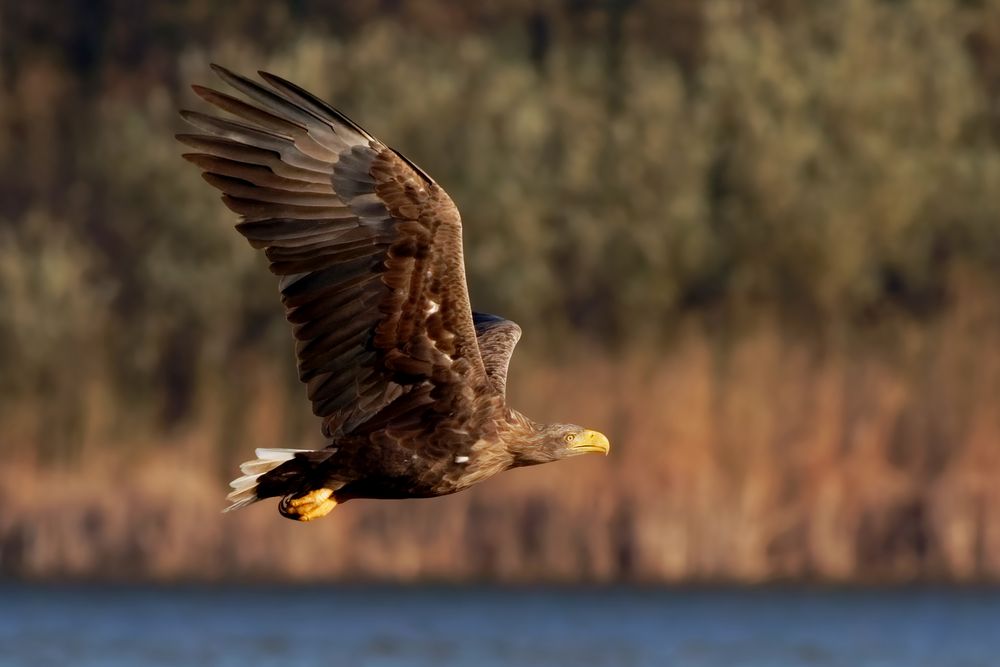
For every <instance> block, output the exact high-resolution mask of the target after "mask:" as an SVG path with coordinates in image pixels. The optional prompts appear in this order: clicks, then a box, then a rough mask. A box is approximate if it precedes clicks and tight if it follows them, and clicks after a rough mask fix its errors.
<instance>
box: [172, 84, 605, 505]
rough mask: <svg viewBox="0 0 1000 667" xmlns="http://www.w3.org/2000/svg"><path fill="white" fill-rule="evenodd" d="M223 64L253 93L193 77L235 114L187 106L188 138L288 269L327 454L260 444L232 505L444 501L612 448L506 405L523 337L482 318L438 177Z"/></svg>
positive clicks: (286, 279)
mask: <svg viewBox="0 0 1000 667" xmlns="http://www.w3.org/2000/svg"><path fill="white" fill-rule="evenodd" d="M214 69H215V71H216V72H217V73H218V74H219V76H220V77H221V78H222V79H223V81H225V82H226V83H227V84H229V85H230V86H232V87H233V88H235V89H236V90H237V91H239V92H240V93H242V94H243V95H244V96H245V97H246V98H247V99H249V102H246V101H243V100H241V99H238V98H236V97H232V96H230V95H226V94H223V93H220V92H217V91H214V90H211V89H208V88H202V87H200V86H195V87H194V90H195V92H196V93H197V94H198V95H199V96H201V97H202V98H203V99H205V100H206V101H208V102H210V103H211V104H213V105H214V106H216V107H218V108H220V109H222V110H224V111H226V112H228V113H229V114H231V115H233V116H235V117H236V118H237V119H238V120H230V119H223V118H217V117H214V116H209V115H205V114H202V113H198V112H194V111H185V112H182V115H183V117H184V118H185V119H186V120H188V121H189V122H190V123H191V124H193V125H194V126H195V127H197V128H199V129H200V130H201V131H202V132H204V134H182V135H178V137H177V138H178V139H179V140H180V141H181V142H183V143H184V144H186V145H188V146H190V147H191V148H193V149H194V151H195V152H193V153H188V154H185V155H184V157H185V158H186V159H188V160H189V161H191V162H193V163H194V164H196V165H197V166H198V167H200V168H201V169H202V170H203V172H204V173H203V177H204V178H205V180H206V181H207V182H208V183H209V184H210V185H212V186H214V187H216V188H218V189H219V190H221V191H222V192H223V196H222V199H223V201H224V202H225V204H226V205H227V206H228V207H229V208H230V209H232V210H233V211H235V212H236V213H238V214H240V216H241V218H242V220H241V222H240V223H239V224H237V225H236V229H237V230H238V231H239V232H240V233H241V234H243V236H245V237H246V238H247V240H248V241H249V242H250V244H251V245H252V246H253V247H255V248H259V249H263V250H264V254H265V255H266V256H267V258H268V260H269V261H270V268H271V271H272V272H273V273H274V274H276V275H277V276H279V287H280V291H281V299H282V303H283V304H284V306H285V316H286V317H287V318H288V321H289V322H290V323H291V324H292V327H293V331H294V335H295V339H296V356H297V358H298V371H299V377H300V379H301V380H302V381H303V382H304V383H305V384H306V386H307V389H308V396H309V399H310V400H311V401H312V406H313V412H314V413H315V414H316V415H317V416H319V417H320V418H322V422H323V435H324V436H325V447H323V448H322V449H317V450H306V451H303V450H284V449H276V450H258V451H257V454H258V457H259V458H258V459H257V460H255V461H249V462H247V463H245V464H243V466H242V470H243V472H244V473H245V474H244V476H243V477H241V478H239V479H237V480H234V481H233V488H234V491H233V492H232V493H231V494H230V500H232V501H233V504H232V505H231V506H230V509H232V508H236V507H241V506H243V505H246V504H249V503H251V502H253V501H255V500H259V499H261V498H268V497H273V496H281V497H283V500H282V503H281V504H280V509H281V512H282V514H284V515H285V516H288V517H289V518H294V519H299V520H309V519H312V518H315V517H317V516H322V515H323V514H325V513H327V512H329V510H330V509H332V507H333V506H334V505H335V504H337V503H340V502H344V501H345V500H348V499H350V498H360V497H365V498H409V497H427V496H438V495H443V494H447V493H453V492H455V491H459V490H461V489H463V488H466V487H468V486H469V485H471V484H474V483H475V482H478V481H480V480H483V479H485V478H487V477H490V476H492V475H494V474H496V473H498V472H501V471H502V470H505V469H507V468H511V467H515V466H521V465H530V464H535V463H544V462H547V461H553V460H556V459H559V458H564V457H566V456H569V455H573V454H579V453H584V452H588V451H601V452H605V453H606V452H607V450H608V441H607V438H605V437H604V436H603V435H601V434H600V433H597V432H596V431H589V430H586V429H582V428H580V427H578V426H574V425H566V424H555V425H548V426H542V425H538V424H535V423H534V422H532V421H531V420H529V419H528V418H526V417H524V416H523V415H521V414H520V413H518V412H516V411H514V410H512V409H510V408H509V407H507V405H506V400H505V387H506V382H507V365H508V362H509V360H510V356H511V354H512V352H513V350H514V345H515V344H516V343H517V341H518V339H519V338H520V335H521V330H520V328H519V327H518V326H517V325H516V324H514V323H513V322H510V321H507V320H505V319H503V318H500V317H497V316H494V315H485V314H479V313H473V312H472V309H471V307H470V305H469V294H468V289H467V287H466V282H465V267H464V263H463V259H462V226H461V220H460V217H459V213H458V209H457V208H456V207H455V205H454V204H453V203H452V201H451V198H450V197H448V194H447V193H446V192H445V191H444V190H443V189H442V188H441V187H440V186H438V185H437V183H435V182H434V181H433V179H431V178H430V177H429V176H428V175H427V174H426V173H425V172H424V171H422V170H421V169H420V168H419V167H417V166H416V165H414V164H413V163H412V162H410V161H409V160H407V159H406V158H405V157H403V156H402V155H400V154H399V153H397V152H396V151H394V150H393V149H391V148H389V147H388V146H386V145H385V144H383V143H382V142H381V141H379V140H378V139H376V138H375V137H373V136H371V135H370V134H368V132H366V131H365V130H364V129H362V128H361V127H359V126H358V125H357V124H355V123H354V122H352V121H351V120H350V119H348V118H347V117H346V116H344V115H343V114H341V113H340V112H338V111H337V110H335V109H334V108H332V107H331V106H329V105H328V104H326V103H325V102H323V101H321V100H319V99H317V98H316V97H314V96H313V95H311V94H310V93H308V92H306V91H304V90H302V89H301V88H299V87H298V86H295V85H294V84H291V83H289V82H287V81H285V80H283V79H280V78H278V77H276V76H273V75H271V74H266V73H263V72H261V73H260V75H261V77H262V78H263V80H264V82H265V83H266V84H267V85H266V86H265V85H262V84H260V83H257V82H255V81H252V80H250V79H247V78H244V77H242V76H239V75H236V74H233V73H231V72H229V71H227V70H225V69H223V68H221V67H214Z"/></svg>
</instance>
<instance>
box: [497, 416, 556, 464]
mask: <svg viewBox="0 0 1000 667" xmlns="http://www.w3.org/2000/svg"><path fill="white" fill-rule="evenodd" d="M506 426H507V428H506V430H505V432H504V433H503V434H502V436H501V439H502V440H503V442H504V445H505V446H506V447H507V451H508V452H510V454H511V457H512V458H513V462H512V463H511V467H512V468H518V467H521V466H530V465H536V464H538V463H548V462H549V461H552V460H553V457H552V456H551V454H550V453H549V447H547V446H546V445H547V441H548V437H549V434H548V433H547V431H546V427H545V425H543V424H538V423H536V422H534V421H532V420H531V419H530V418H528V417H526V416H525V415H523V414H521V413H520V412H518V411H517V410H513V409H510V408H508V410H507V424H506Z"/></svg>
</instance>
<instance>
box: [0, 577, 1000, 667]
mask: <svg viewBox="0 0 1000 667" xmlns="http://www.w3.org/2000/svg"><path fill="white" fill-rule="evenodd" d="M0 601H2V604H0V665H3V666H4V667H7V666H10V667H21V666H24V667H47V666H52V667H67V666H74V667H91V666H92V667H161V666H167V665H170V666H183V667H197V666H199V665H205V666H209V665H210V666H226V665H232V666H234V667H235V666H239V667H247V666H254V667H257V666H259V667H268V666H275V667H278V666H280V667H297V666H300V665H302V666H305V665H324V666H329V667H337V666H339V665H347V666H350V667H369V666H370V667H404V666H405V667H424V666H427V667H432V666H433V667H447V666H451V665H470V666H475V667H493V666H499V665H516V666H526V667H527V666H530V667H533V666H538V667H543V666H544V667H549V666H566V667H630V666H635V667H640V666H643V667H644V666H646V665H649V666H657V667H659V666H667V665H684V666H687V665H690V666H694V667H732V666H734V665H750V666H758V665H759V666H761V667H765V666H766V667H784V666H800V665H801V666H804V667H805V666H808V667H824V666H844V667H848V666H849V667H863V666H869V665H870V666H873V667H874V666H878V667H915V666H926V667H946V666H949V665H956V666H963V667H965V666H967V667H973V666H975V667H993V666H998V665H1000V591H975V590H947V589H941V590H936V589H935V590H893V591H830V590H803V589H789V590H785V589H782V590H768V589H755V590H670V589H660V590H638V589H502V588H384V587H377V588H354V587H346V588H332V587H314V588H308V587H290V588H197V587H195V588H188V587H183V588H120V587H117V588H116V587H112V588H107V587H51V586H43V587H32V586H6V587H2V588H0Z"/></svg>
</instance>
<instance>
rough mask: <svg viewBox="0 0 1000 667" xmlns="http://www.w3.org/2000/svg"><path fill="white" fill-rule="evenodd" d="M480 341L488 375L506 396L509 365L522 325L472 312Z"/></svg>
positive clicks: (480, 350)
mask: <svg viewBox="0 0 1000 667" xmlns="http://www.w3.org/2000/svg"><path fill="white" fill-rule="evenodd" d="M472 321H473V323H474V324H475V326H476V336H477V339H478V341H479V354H480V355H481V356H482V358H483V366H484V367H485V368H486V376H487V377H488V378H489V381H490V383H491V384H492V385H493V388H494V389H496V391H497V393H499V394H500V395H501V396H504V395H505V394H506V391H507V367H508V366H509V365H510V357H511V355H512V354H514V346H515V345H517V341H519V340H521V327H519V326H517V324H516V323H515V322H511V321H510V320H505V319H504V318H502V317H500V316H498V315H490V314H489V313H472Z"/></svg>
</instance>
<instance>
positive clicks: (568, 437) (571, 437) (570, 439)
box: [565, 433, 576, 442]
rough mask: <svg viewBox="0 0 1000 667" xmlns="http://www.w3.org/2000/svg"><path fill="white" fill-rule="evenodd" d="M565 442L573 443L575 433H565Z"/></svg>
mask: <svg viewBox="0 0 1000 667" xmlns="http://www.w3.org/2000/svg"><path fill="white" fill-rule="evenodd" d="M565 440H566V442H573V441H574V440H576V434H575V433H567V434H566V438H565Z"/></svg>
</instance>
